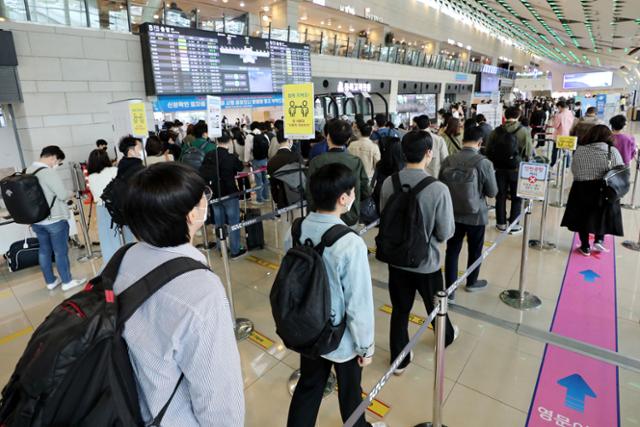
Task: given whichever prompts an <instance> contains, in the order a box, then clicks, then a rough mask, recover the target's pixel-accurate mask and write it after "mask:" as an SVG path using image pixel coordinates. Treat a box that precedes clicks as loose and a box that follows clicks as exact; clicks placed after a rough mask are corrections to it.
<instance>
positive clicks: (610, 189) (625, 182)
mask: <svg viewBox="0 0 640 427" xmlns="http://www.w3.org/2000/svg"><path fill="white" fill-rule="evenodd" d="M611 157H612V156H611V146H609V154H608V155H607V160H608V164H609V172H607V173H606V174H605V175H604V177H602V183H601V186H600V194H601V199H602V201H603V202H605V203H609V204H612V203H615V202H617V201H618V200H620V199H622V198H623V197H624V196H625V194H627V193H628V192H629V188H630V187H631V171H630V170H629V167H628V166H625V165H618V166H612V165H613V160H612V158H611Z"/></svg>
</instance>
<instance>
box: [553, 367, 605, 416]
mask: <svg viewBox="0 0 640 427" xmlns="http://www.w3.org/2000/svg"><path fill="white" fill-rule="evenodd" d="M558 384H560V385H561V386H562V387H564V388H566V389H567V394H566V396H565V398H564V406H566V407H567V408H570V409H573V410H575V411H578V412H584V400H585V397H586V396H589V397H594V398H595V397H597V396H596V394H595V392H594V391H593V390H591V387H589V384H587V382H586V381H585V380H584V378H582V376H580V374H572V375H569V376H568V377H564V378H562V379H561V380H558Z"/></svg>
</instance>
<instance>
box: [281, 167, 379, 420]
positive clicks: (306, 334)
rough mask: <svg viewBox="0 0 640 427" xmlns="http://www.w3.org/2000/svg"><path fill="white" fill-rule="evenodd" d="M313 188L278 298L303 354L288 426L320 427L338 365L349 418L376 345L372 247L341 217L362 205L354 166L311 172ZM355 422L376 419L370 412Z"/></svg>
mask: <svg viewBox="0 0 640 427" xmlns="http://www.w3.org/2000/svg"><path fill="white" fill-rule="evenodd" d="M309 186H310V191H311V194H312V196H313V199H314V200H315V202H316V212H312V213H311V214H309V216H307V217H306V218H305V219H304V220H303V219H301V218H299V219H297V220H295V221H294V224H293V227H292V230H291V234H290V236H289V237H287V239H286V241H285V245H286V247H288V248H290V249H289V250H288V251H287V254H286V256H285V258H284V259H283V262H282V264H281V267H280V271H278V275H277V277H276V280H275V282H274V285H273V289H272V291H271V296H270V299H271V309H272V312H273V314H274V319H275V321H276V331H277V332H278V335H280V337H281V338H282V339H283V341H284V343H285V345H287V347H289V348H291V349H293V350H295V351H297V352H299V353H300V380H299V381H298V384H297V386H296V389H295V392H294V394H293V398H292V399H291V404H290V406H289V417H288V421H287V426H288V427H313V426H315V424H316V418H317V417H318V411H319V409H320V403H321V402H322V395H323V391H324V388H325V385H326V383H327V379H328V377H329V373H330V372H331V368H332V367H333V368H334V369H335V372H336V376H337V379H338V388H339V390H340V391H339V393H338V400H339V404H340V415H341V417H342V421H343V422H344V421H346V420H347V419H348V418H349V416H350V415H351V413H352V412H353V411H354V410H355V409H356V408H357V407H358V405H359V404H360V403H361V402H362V386H361V384H360V383H361V378H362V368H363V367H365V366H368V365H369V364H371V362H372V357H373V353H374V350H375V346H374V334H375V330H374V307H373V292H372V288H371V272H370V270H369V262H368V260H367V246H366V244H365V242H364V241H363V240H362V239H361V238H360V237H359V236H358V235H357V234H356V233H355V232H354V231H353V230H351V229H350V228H349V227H347V226H346V224H345V223H344V222H343V221H342V220H341V219H340V216H341V215H342V214H343V213H344V212H348V211H349V209H350V207H351V205H352V204H353V203H354V200H355V186H356V179H355V177H354V176H353V173H352V172H351V169H349V167H347V166H345V165H342V164H339V163H331V164H328V165H325V166H323V167H321V168H319V169H318V170H317V171H316V172H315V173H314V174H312V175H311V178H310V183H309ZM292 246H293V247H292ZM301 289H302V290H303V292H301V291H300V290H301ZM373 425H374V426H378V427H383V426H384V425H385V424H384V423H374V424H373ZM355 426H358V427H366V426H370V424H369V423H367V422H366V421H365V418H364V415H362V416H361V417H360V419H359V420H358V421H357V422H356V424H355Z"/></svg>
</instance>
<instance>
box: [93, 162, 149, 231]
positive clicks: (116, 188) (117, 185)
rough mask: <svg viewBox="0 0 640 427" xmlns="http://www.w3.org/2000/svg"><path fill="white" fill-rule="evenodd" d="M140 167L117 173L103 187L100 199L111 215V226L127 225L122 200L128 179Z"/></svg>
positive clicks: (120, 226)
mask: <svg viewBox="0 0 640 427" xmlns="http://www.w3.org/2000/svg"><path fill="white" fill-rule="evenodd" d="M140 169H141V168H135V167H132V168H130V169H128V170H127V171H126V172H125V173H123V174H118V175H117V176H116V177H115V178H114V179H112V180H111V182H109V184H107V186H106V187H104V190H103V191H102V195H101V196H100V199H102V203H103V204H104V207H105V208H106V209H107V211H109V215H111V228H114V225H115V226H116V227H115V228H118V229H119V228H122V227H123V226H125V225H127V222H126V219H125V214H124V201H125V199H126V197H127V192H128V191H129V179H130V178H131V177H132V176H133V175H134V174H135V173H136V172H138V171H139V170H140Z"/></svg>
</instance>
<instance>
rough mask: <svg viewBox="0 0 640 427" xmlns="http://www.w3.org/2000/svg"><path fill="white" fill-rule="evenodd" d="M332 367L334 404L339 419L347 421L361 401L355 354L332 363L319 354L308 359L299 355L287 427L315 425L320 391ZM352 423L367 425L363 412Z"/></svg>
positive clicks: (321, 392)
mask: <svg viewBox="0 0 640 427" xmlns="http://www.w3.org/2000/svg"><path fill="white" fill-rule="evenodd" d="M332 366H333V367H334V368H335V370H336V378H337V380H338V403H339V405H340V415H341V417H342V422H345V421H347V419H348V418H349V416H350V415H351V414H352V413H353V411H354V410H355V409H356V408H357V407H358V405H359V404H360V403H361V402H362V387H361V386H360V381H361V379H362V368H361V367H360V365H358V358H357V357H356V358H353V359H351V360H349V361H348V362H344V363H334V362H331V361H330V360H327V359H323V358H321V357H319V358H317V359H310V358H308V357H305V356H302V355H301V356H300V380H299V381H298V385H297V386H296V391H295V392H294V393H293V398H292V399H291V404H290V405H289V418H288V420H287V427H314V426H315V425H316V418H317V417H318V411H319V410H320V403H322V394H323V392H324V387H325V385H326V384H327V379H328V378H329V373H330V372H331V367H332ZM355 426H356V427H369V426H370V424H369V423H367V422H366V421H365V419H364V414H362V417H360V419H359V420H358V422H356V423H355Z"/></svg>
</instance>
